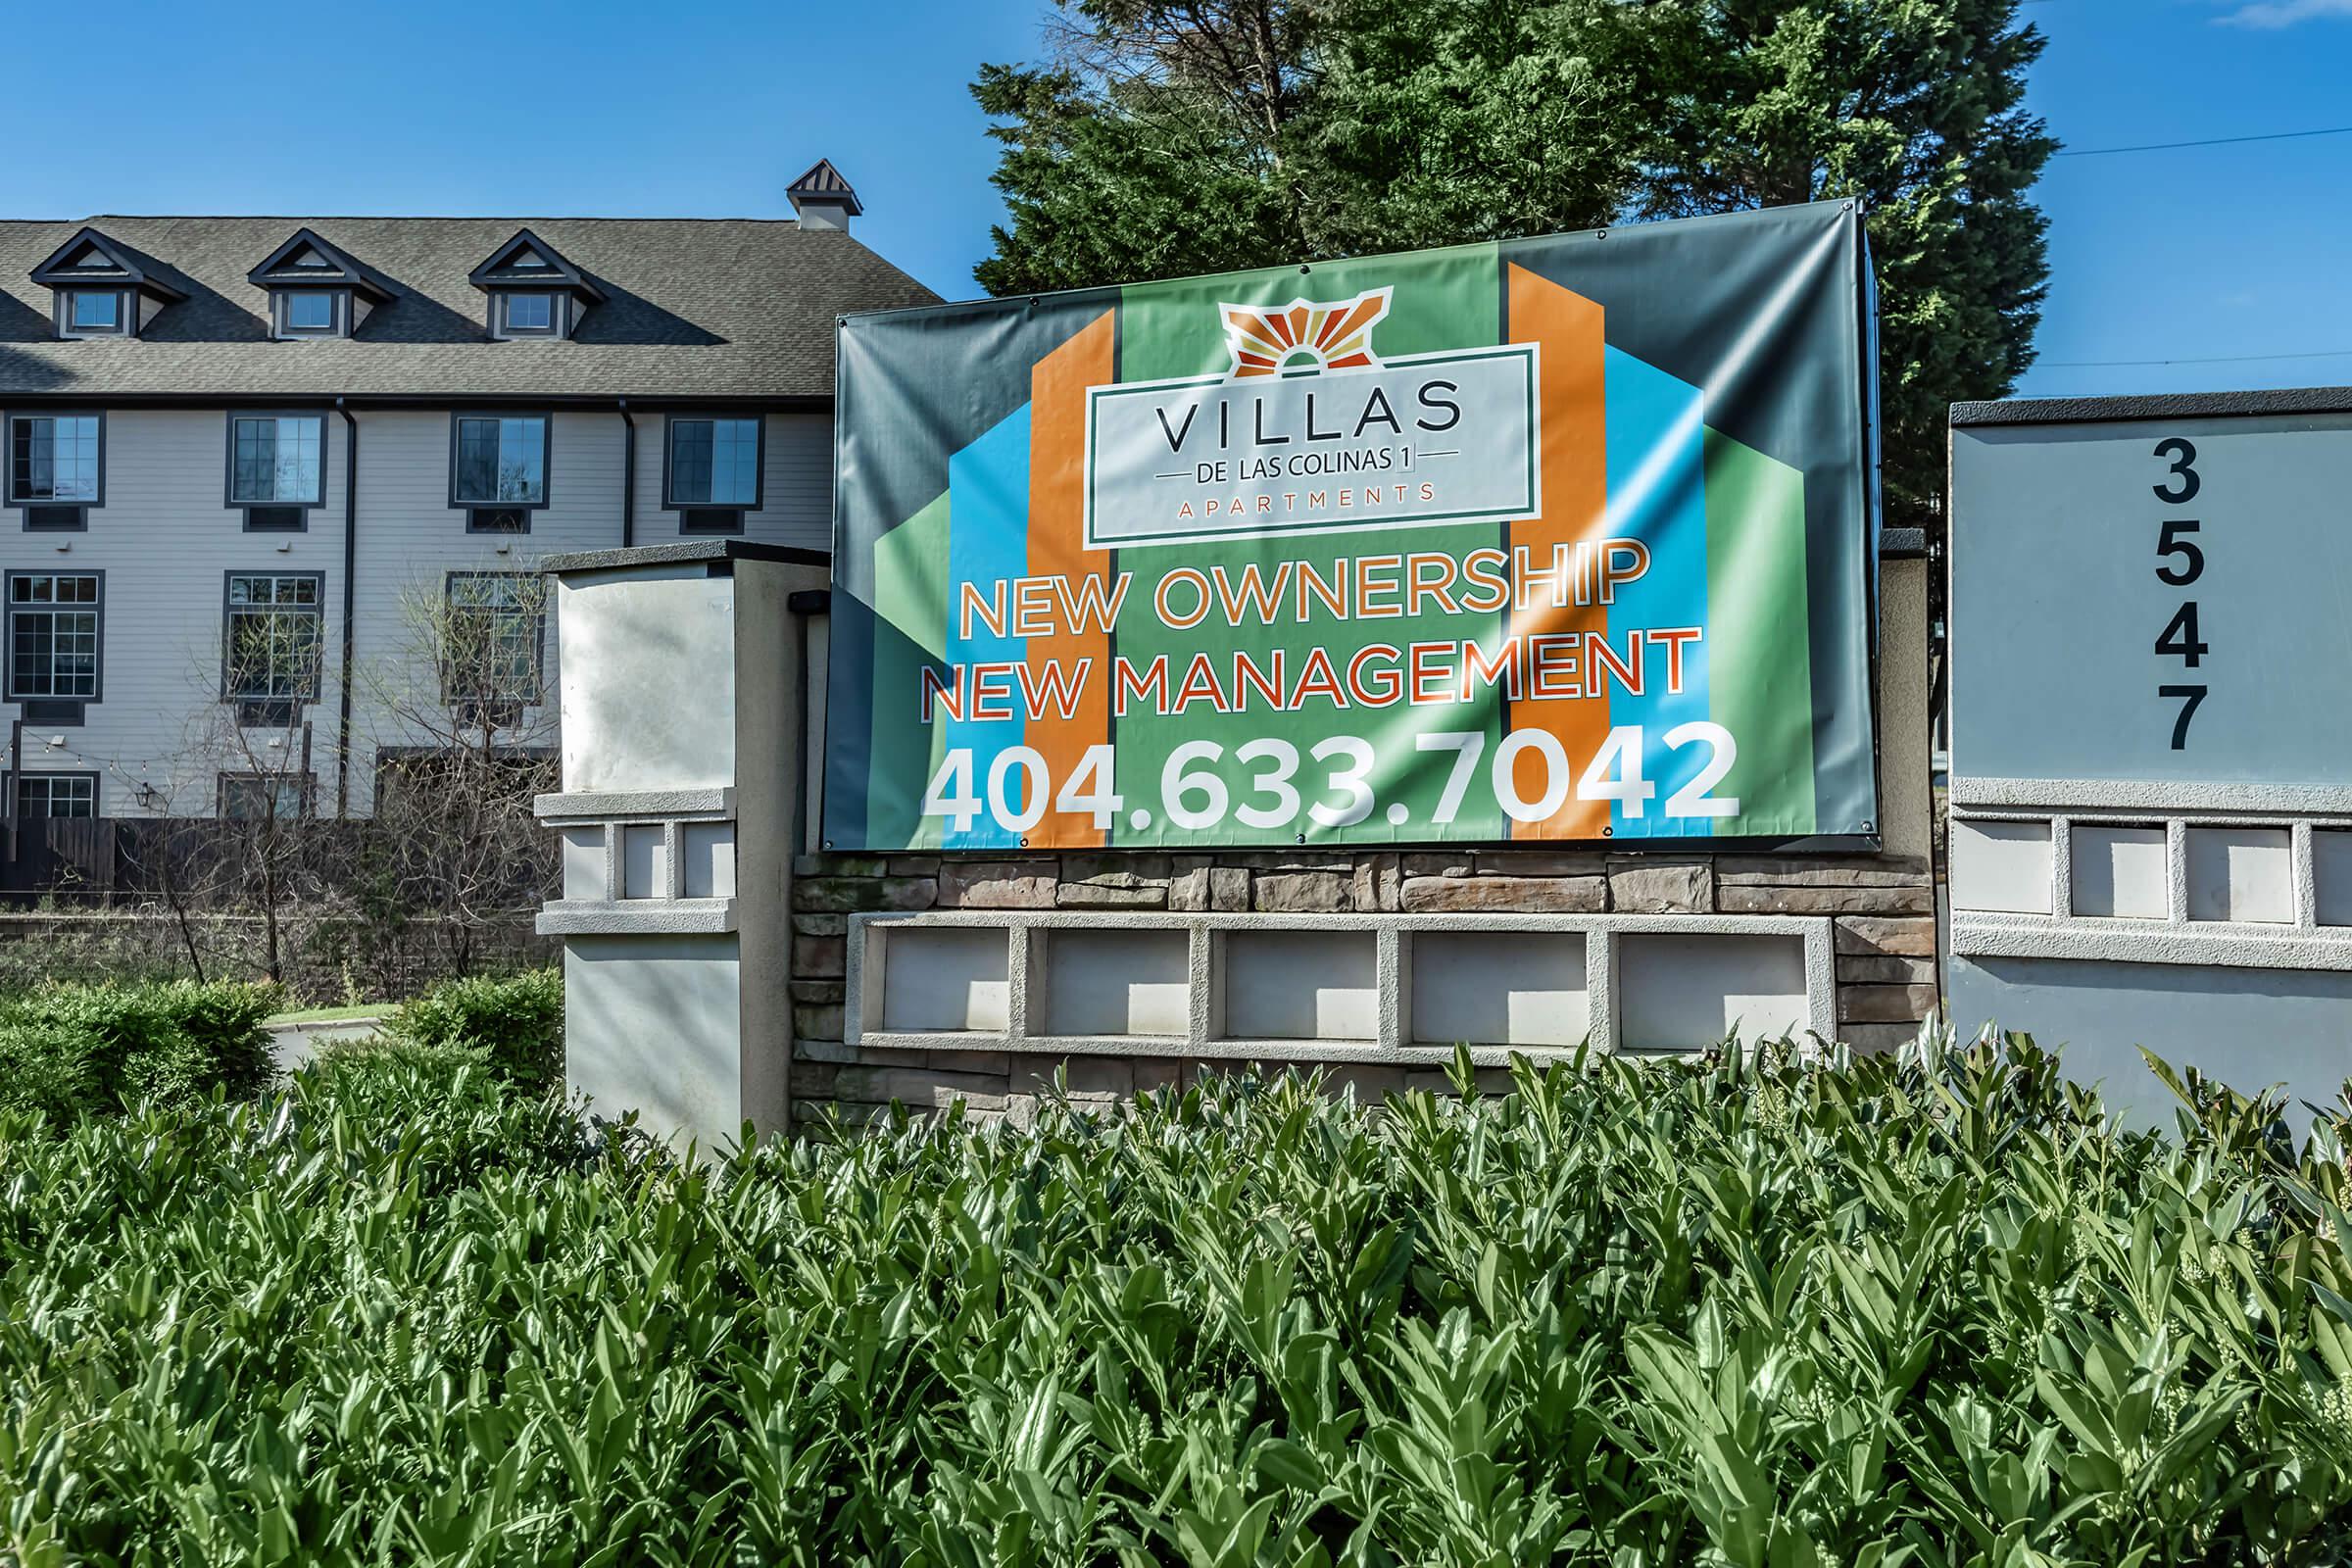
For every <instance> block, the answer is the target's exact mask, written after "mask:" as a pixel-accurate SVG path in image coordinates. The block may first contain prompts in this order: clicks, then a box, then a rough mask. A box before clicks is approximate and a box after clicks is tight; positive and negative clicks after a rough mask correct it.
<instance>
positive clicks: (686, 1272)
mask: <svg viewBox="0 0 2352 1568" xmlns="http://www.w3.org/2000/svg"><path fill="white" fill-rule="evenodd" d="M483 1059H484V1058H483V1053H481V1052H480V1051H478V1050H470V1051H469V1050H460V1049H455V1048H442V1049H440V1050H438V1051H436V1052H432V1053H419V1052H417V1051H415V1050H411V1049H407V1048H403V1049H396V1050H392V1051H386V1052H379V1053H372V1054H358V1055H354V1056H352V1057H350V1058H347V1059H341V1060H337V1061H334V1062H331V1063H328V1064H327V1065H325V1066H323V1067H322V1068H320V1069H319V1070H316V1071H312V1072H309V1073H306V1074H304V1075H301V1076H300V1077H298V1079H297V1080H296V1081H295V1083H294V1085H293V1086H292V1087H291V1088H290V1089H289V1090H288V1091H286V1092H285V1093H284V1094H282V1095H280V1096H277V1097H273V1098H270V1099H266V1100H263V1101H259V1102H255V1103H251V1104H244V1105H239V1104H214V1103H206V1104H199V1105H196V1106H194V1107H192V1108H186V1109H180V1110H171V1109H166V1108H163V1107H161V1106H154V1105H151V1106H148V1107H146V1108H144V1109H142V1110H140V1111H139V1112H137V1113H135V1114H133V1115H131V1116H127V1117H122V1118H112V1119H91V1120H87V1121H84V1122H82V1123H80V1124H79V1125H78V1126H76V1127H75V1128H74V1129H73V1131H72V1132H71V1134H70V1135H69V1136H67V1137H65V1138H63V1139H59V1138H56V1137H54V1136H49V1135H47V1134H46V1133H45V1132H44V1133H42V1134H41V1135H40V1136H35V1130H34V1129H32V1128H31V1127H30V1126H29V1124H28V1123H27V1122H26V1121H25V1118H22V1117H8V1116H0V1170H6V1171H8V1172H9V1173H10V1174H9V1177H8V1181H9V1194H10V1198H11V1201H10V1202H9V1203H8V1204H6V1205H4V1206H0V1294H4V1297H5V1300H6V1302H7V1310H6V1311H5V1312H4V1313H0V1400H4V1401H5V1405H4V1409H0V1415H4V1419H0V1475H7V1476H10V1477H11V1478H13V1479H14V1483H15V1484H14V1487H13V1488H12V1489H11V1490H12V1492H13V1497H12V1498H11V1499H10V1501H9V1503H8V1505H7V1508H6V1511H5V1513H4V1514H0V1529H5V1531H6V1532H7V1536H6V1538H5V1540H0V1555H6V1554H7V1552H9V1551H13V1552H14V1553H15V1555H16V1556H17V1557H18V1558H19V1559H21V1560H23V1561H24V1562H25V1563H27V1564H34V1563H50V1562H64V1561H69V1560H71V1561H89V1562H99V1563H121V1562H133V1561H165V1560H172V1561H181V1562H219V1561H229V1560H236V1561H264V1560H269V1561H279V1560H293V1559H297V1558H299V1559H300V1560H304V1561H315V1562H321V1563H346V1562H348V1563H358V1562H362V1561H368V1562H382V1561H403V1562H406V1561H417V1562H435V1563H458V1562H466V1563H484V1564H487V1563H516V1564H521V1563H531V1564H577V1565H586V1564H591V1563H596V1564H603V1563H611V1562H651V1563H665V1564H706V1563H707V1564H712V1565H718V1564H736V1563H743V1562H760V1563H803V1564H817V1563H841V1562H876V1563H891V1564H901V1565H916V1564H920V1565H925V1568H931V1565H940V1568H947V1565H955V1568H980V1565H983V1564H987V1565H992V1568H994V1565H1003V1568H1022V1565H1032V1564H1034V1565H1046V1564H1077V1563H1105V1564H1110V1563H1116V1564H1143V1563H1153V1562H1163V1563H1179V1562H1180V1563H1188V1564H1200V1565H1240V1564H1282V1565H1320V1564H1361V1565H1372V1564H1382V1565H1391V1564H1408V1563H1409V1564H1481V1565H1516V1564H1523V1563H1544V1562H1555V1563H1573V1564H1591V1565H1594V1568H1599V1565H1603V1564H1607V1565H1612V1568H1618V1565H1623V1568H1633V1565H1644V1568H1647V1565H1664V1564H1676V1563H1684V1564H1726V1563H1729V1564H1737V1565H1740V1568H1800V1565H1809V1564H1827V1563H1839V1564H1860V1565H1866V1568H1896V1565H1901V1564H1913V1565H1922V1568H1958V1565H1962V1564H1968V1565H1985V1568H1991V1565H1996V1564H1999V1565H2008V1564H2018V1565H2026V1564H2085V1565H2087V1564H2098V1565H2102V1568H2104V1565H2115V1564H2125V1565H2141V1564H2157V1563H2167V1564H2169V1563H2239V1562H2265V1563H2281V1564H2283V1563H2322V1562H2334V1561H2338V1560H2341V1559H2342V1558H2343V1556H2344V1554H2345V1553H2346V1552H2347V1551H2352V1401H2348V1400H2347V1393H2346V1391H2347V1387H2348V1386H2352V1385H2348V1384H2347V1378H2348V1377H2352V1299H2348V1298H2352V1264H2348V1262H2347V1257H2346V1250H2345V1249H2346V1246H2347V1244H2348V1243H2352V1222H2348V1221H2347V1219H2346V1216H2345V1212H2344V1207H2343V1205H2344V1202H2345V1193H2344V1185H2345V1183H2344V1174H2343V1167H2342V1153H2343V1151H2342V1147H2341V1144H2340V1141H2339V1129H2340V1125H2341V1124H2340V1123H2337V1124H2335V1126H2334V1127H2330V1128H2327V1129H2323V1131H2322V1133H2321V1135H2320V1137H2319V1139H2318V1140H2317V1141H2316V1143H2315V1144H2314V1145H2313V1146H2312V1147H2311V1148H2310V1149H2309V1150H2308V1151H2307V1152H2301V1153H2298V1152H2296V1150H2295V1148H2294V1146H2293V1144H2292V1143H2291V1142H2289V1141H2284V1140H2281V1139H2280V1138H2279V1137H2278V1110H2279V1107H2278V1105H2276V1104H2273V1103H2255V1104H2248V1103H2244V1102H2240V1101H2237V1100H2235V1099H2234V1098H2233V1097H2229V1096H2228V1095H2227V1094H2225V1093H2222V1092H2219V1091H2216V1090H2213V1089H2210V1088H2209V1087H2207V1086H2203V1085H2200V1084H2198V1083H2196V1082H2194V1081H2190V1082H2187V1083H2182V1084H2181V1085H2180V1088H2181V1090H2182V1092H2183V1095H2184V1097H2185V1098H2186V1099H2187V1100H2188V1101H2189V1102H2190V1103H2193V1105H2194V1106H2195V1109H2194V1110H2193V1111H2184V1113H2183V1116H2182V1125H2181V1127H2180V1130H2179V1133H2178V1135H2177V1136H2176V1137H2174V1138H2170V1139H2168V1138H2163V1137H2158V1136H2154V1135H2150V1134H2141V1133H2132V1132H2127V1131H2121V1130H2118V1129H2117V1128H2116V1127H2114V1126H2112V1125H2110V1124H2109V1122H2108V1121H2107V1119H2106V1118H2105V1117H2104V1116H2103V1115H2102V1114H2101V1111H2100V1108H2099V1105H2098V1103H2097V1102H2096V1100H2095V1099H2094V1098H2092V1097H2091V1096H2089V1095H2087V1094H2084V1093H2082V1092H2081V1091H2077V1090H2073V1089H2070V1088H2069V1087H2068V1086H2066V1085H2065V1083H2064V1082H2063V1081H2062V1080H2061V1079H2060V1077H2059V1076H2058V1074H2057V1072H2056V1066H2055V1062H2054V1061H2053V1059H2052V1058H2050V1057H2049V1056H2047V1055H2045V1054H2041V1053H2040V1052H2038V1051H2035V1050H2034V1049H2033V1047H2032V1046H2031V1045H2030V1043H2027V1042H2024V1041H2011V1042H2007V1043H2004V1044H2003V1045H2001V1046H1998V1047H1990V1048H1980V1049H1976V1050H1971V1051H1968V1052H1964V1053H1963V1052H1953V1051H1947V1050H1936V1049H1931V1050H1927V1051H1923V1052H1920V1053H1917V1054H1914V1055H1913V1056H1911V1057H1910V1058H1909V1059H1907V1060H1904V1061H1900V1062H1895V1061H1859V1062H1852V1063H1844V1064H1840V1065H1838V1066H1836V1067H1833V1068H1826V1069H1811V1068H1803V1067H1799V1066H1796V1065H1794V1064H1791V1063H1789V1062H1787V1061H1780V1060H1775V1061H1768V1062H1765V1063H1762V1064H1747V1063H1741V1062H1739V1061H1736V1060H1735V1061H1726V1062H1717V1063H1711V1064H1705V1065H1697V1066H1691V1065H1682V1064H1674V1063H1653V1064H1638V1063H1634V1062H1630V1061H1623V1060H1614V1061H1605V1062H1588V1063H1557V1064H1553V1065H1550V1066H1548V1067H1546V1068H1544V1069H1542V1070H1538V1069H1536V1068H1534V1067H1530V1066H1527V1065H1525V1064H1521V1065H1520V1066H1518V1067H1517V1068H1516V1069H1515V1070H1514V1075H1513V1082H1514V1089H1513V1092H1512V1093H1510V1094H1508V1095H1504V1096H1500V1097H1479V1096H1476V1095H1474V1094H1472V1095H1465V1096H1461V1097H1453V1096H1430V1095H1426V1094H1414V1095H1407V1096H1403V1097H1400V1098H1397V1099H1394V1100H1391V1101H1389V1102H1388V1103H1386V1104H1385V1105H1384V1106H1381V1107H1371V1106H1365V1105H1360V1104H1357V1103H1353V1102H1352V1101H1350V1100H1348V1099H1344V1098H1343V1099H1337V1100H1335V1099H1333V1098H1330V1097H1328V1096H1327V1095H1325V1094H1323V1093H1320V1092H1318V1090H1317V1089H1316V1088H1315V1087H1313V1086H1311V1085H1309V1084H1307V1083H1305V1082H1303V1081H1300V1080H1298V1079H1294V1078H1288V1077H1284V1078H1271V1079H1265V1078H1256V1077H1243V1078H1207V1079H1204V1080H1202V1081H1201V1082H1199V1083H1196V1084H1194V1085H1192V1086H1190V1087H1188V1088H1186V1089H1184V1090H1182V1091H1181V1092H1169V1093H1163V1094H1161V1095H1158V1096H1155V1097H1152V1098H1151V1099H1149V1100H1147V1101H1145V1102H1144V1103H1141V1104H1139V1105H1137V1106H1135V1107H1133V1108H1132V1109H1129V1110H1117V1111H1107V1112H1091V1113H1090V1112H1084V1111H1081V1110H1077V1109H1073V1108H1070V1107H1068V1106H1064V1105H1049V1106H1047V1107H1046V1108H1045V1109H1044V1111H1043V1112H1042V1113H1041V1117H1040V1120H1039V1122H1038V1124H1037V1125H1036V1127H1035V1128H1034V1129H1033V1130H1030V1131H1027V1132H1013V1131H1010V1130H1008V1129H1005V1128H1002V1127H989V1128H977V1127H973V1126H970V1125H967V1124H964V1123H963V1122H961V1121H959V1120H957V1119H956V1118H954V1117H951V1118H949V1119H948V1120H947V1121H946V1122H945V1123H944V1124H943V1123H935V1122H933V1121H930V1120H928V1119H925V1120H912V1119H907V1118H904V1117H900V1118H896V1119H893V1120H891V1121H889V1122H887V1123H886V1124H885V1125H883V1126H881V1127H879V1128H877V1129H869V1130H868V1131H867V1132H866V1133H865V1134H864V1135H862V1136H857V1137H850V1136H844V1137H842V1138H840V1139H838V1140H836V1141H831V1142H823V1143H802V1144H797V1145H790V1146H771V1147H769V1148H765V1149H761V1150H760V1151H758V1152H753V1153H750V1154H743V1155H738V1156H736V1157H734V1158H733V1159H731V1160H730V1161H728V1162H727V1163H725V1164H724V1165H723V1166H720V1167H717V1168H711V1167H704V1166H680V1165H677V1164H674V1163H672V1162H671V1161H670V1160H669V1159H668V1158H667V1157H665V1156H663V1155H661V1154H659V1153H657V1152H649V1151H648V1150H646V1149H645V1148H643V1147H641V1146H638V1145H636V1144H632V1143H627V1142H617V1141H616V1142H611V1143H600V1142H599V1141H598V1139H597V1137H596V1136H595V1135H594V1134H592V1133H591V1132H590V1131H589V1130H587V1128H586V1127H585V1124H583V1123H582V1122H581V1121H579V1120H578V1119H576V1118H575V1117H574V1116H573V1114H572V1113H571V1112H570V1111H569V1110H568V1109H566V1108H565V1107H564V1105H563V1104H562V1103H560V1102H558V1101H556V1100H554V1099H553V1098H551V1097H546V1096H540V1095H531V1094H521V1093H517V1092H515V1091H513V1090H511V1089H509V1088H507V1087H505V1086H503V1085H502V1084H500V1083H498V1082H496V1081H494V1079H493V1078H492V1076H491V1075H490V1074H489V1073H488V1072H487V1071H486V1070H485V1068H484V1065H483ZM1465 1076H1466V1075H1465Z"/></svg>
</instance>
